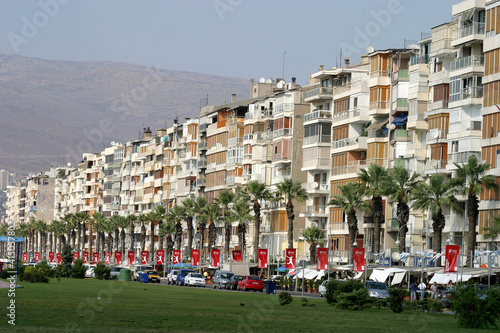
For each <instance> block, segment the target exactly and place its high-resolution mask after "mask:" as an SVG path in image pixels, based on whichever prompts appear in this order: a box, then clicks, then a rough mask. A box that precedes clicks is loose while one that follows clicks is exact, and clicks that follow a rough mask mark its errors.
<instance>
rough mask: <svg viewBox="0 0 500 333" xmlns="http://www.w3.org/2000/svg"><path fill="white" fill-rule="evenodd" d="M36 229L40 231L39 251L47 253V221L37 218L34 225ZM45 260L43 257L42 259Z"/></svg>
mask: <svg viewBox="0 0 500 333" xmlns="http://www.w3.org/2000/svg"><path fill="white" fill-rule="evenodd" d="M34 228H35V231H36V232H37V233H38V252H40V253H41V256H42V258H43V255H44V254H45V248H46V244H47V237H46V236H47V228H48V227H47V223H45V221H43V220H36V221H35V225H34ZM42 260H43V259H42Z"/></svg>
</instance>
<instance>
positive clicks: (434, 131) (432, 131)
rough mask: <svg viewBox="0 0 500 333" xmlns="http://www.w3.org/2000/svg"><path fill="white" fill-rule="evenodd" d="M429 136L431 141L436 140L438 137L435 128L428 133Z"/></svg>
mask: <svg viewBox="0 0 500 333" xmlns="http://www.w3.org/2000/svg"><path fill="white" fill-rule="evenodd" d="M429 135H430V136H431V138H432V139H437V138H438V136H439V132H438V130H437V128H433V129H431V130H430V131H429Z"/></svg>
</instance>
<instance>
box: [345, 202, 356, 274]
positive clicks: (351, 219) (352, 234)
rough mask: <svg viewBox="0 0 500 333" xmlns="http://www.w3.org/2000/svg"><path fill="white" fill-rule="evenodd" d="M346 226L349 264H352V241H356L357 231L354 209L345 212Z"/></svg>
mask: <svg viewBox="0 0 500 333" xmlns="http://www.w3.org/2000/svg"><path fill="white" fill-rule="evenodd" d="M347 227H348V230H349V264H352V249H353V248H354V242H355V241H356V234H357V232H358V219H357V218H356V212H355V211H353V212H350V213H349V214H347Z"/></svg>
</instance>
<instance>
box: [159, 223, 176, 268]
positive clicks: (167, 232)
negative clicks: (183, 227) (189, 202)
mask: <svg viewBox="0 0 500 333" xmlns="http://www.w3.org/2000/svg"><path fill="white" fill-rule="evenodd" d="M174 233H175V225H174V223H172V221H167V222H166V223H163V224H162V225H161V226H160V227H159V229H158V236H159V237H162V238H163V237H165V236H167V239H166V242H165V247H166V248H165V264H166V263H167V262H170V258H172V251H173V249H174V241H173V239H172V234H174Z"/></svg>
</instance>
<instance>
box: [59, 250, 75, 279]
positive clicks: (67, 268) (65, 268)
mask: <svg viewBox="0 0 500 333" xmlns="http://www.w3.org/2000/svg"><path fill="white" fill-rule="evenodd" d="M72 262H73V249H72V247H71V245H69V244H66V245H64V246H63V249H62V253H61V264H62V269H61V276H63V277H68V276H70V275H71V263H72Z"/></svg>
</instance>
